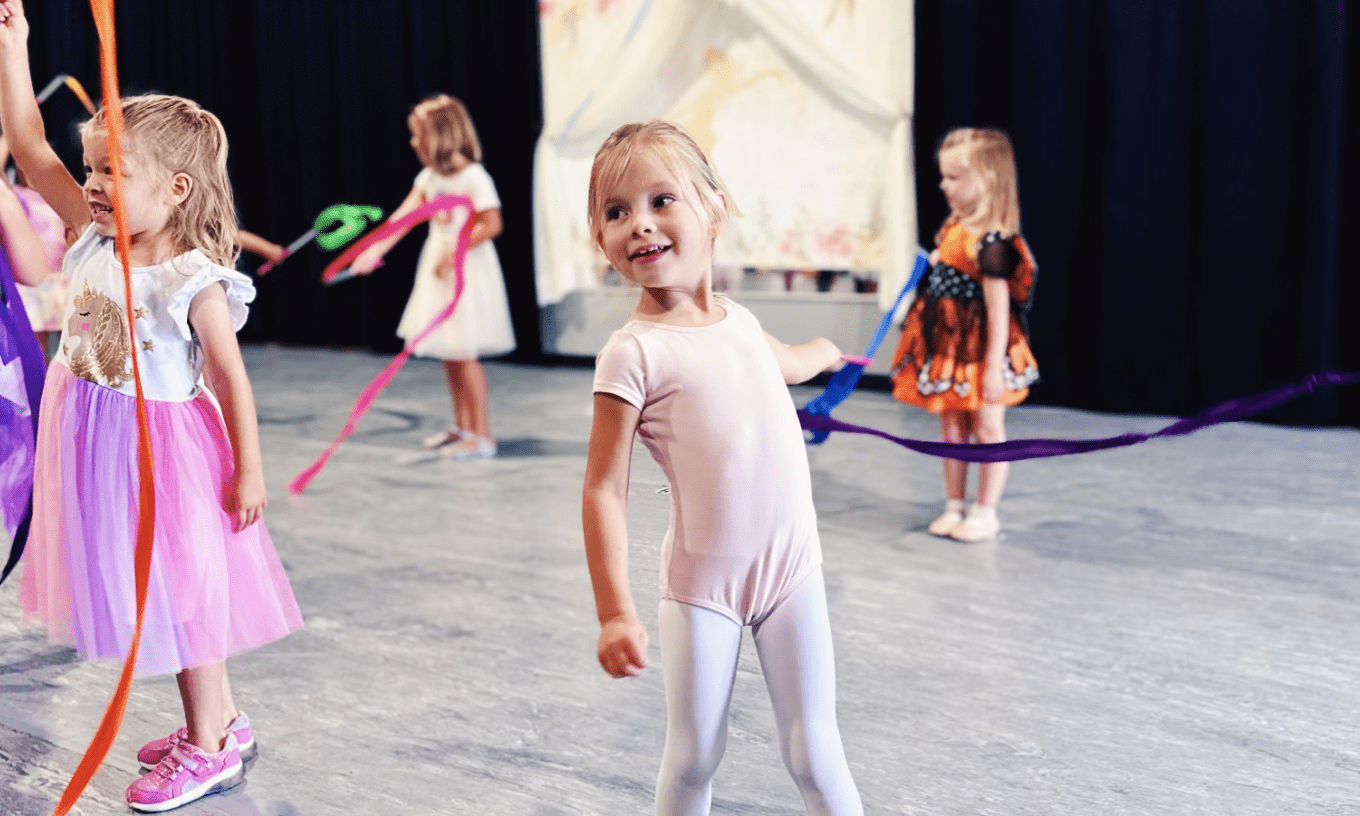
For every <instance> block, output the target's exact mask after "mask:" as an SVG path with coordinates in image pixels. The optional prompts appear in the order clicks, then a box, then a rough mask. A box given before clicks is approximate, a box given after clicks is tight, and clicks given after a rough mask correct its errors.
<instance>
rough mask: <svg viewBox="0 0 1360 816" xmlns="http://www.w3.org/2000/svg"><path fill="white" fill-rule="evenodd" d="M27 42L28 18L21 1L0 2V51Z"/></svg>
mask: <svg viewBox="0 0 1360 816" xmlns="http://www.w3.org/2000/svg"><path fill="white" fill-rule="evenodd" d="M27 40H28V18H27V17H25V16H24V4H23V2H22V0H4V2H0V49H8V48H10V47H11V46H14V45H22V44H23V43H24V42H26V41H27Z"/></svg>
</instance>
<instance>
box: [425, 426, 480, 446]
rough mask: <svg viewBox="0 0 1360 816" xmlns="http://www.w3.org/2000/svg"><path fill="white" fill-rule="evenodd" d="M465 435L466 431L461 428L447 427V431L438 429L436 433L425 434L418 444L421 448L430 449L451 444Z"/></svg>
mask: <svg viewBox="0 0 1360 816" xmlns="http://www.w3.org/2000/svg"><path fill="white" fill-rule="evenodd" d="M467 435H468V433H467V431H464V430H463V429H462V428H449V429H448V430H447V431H440V432H439V433H437V434H432V435H431V436H427V437H425V438H424V439H422V440H420V446H421V447H422V448H430V449H431V450H433V449H435V448H442V447H444V446H445V445H451V444H453V443H454V442H460V441H462V440H463V439H464V438H465V437H467Z"/></svg>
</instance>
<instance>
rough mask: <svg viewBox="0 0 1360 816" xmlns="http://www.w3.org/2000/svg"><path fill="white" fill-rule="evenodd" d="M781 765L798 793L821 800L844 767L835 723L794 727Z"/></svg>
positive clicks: (843, 757) (838, 733)
mask: <svg viewBox="0 0 1360 816" xmlns="http://www.w3.org/2000/svg"><path fill="white" fill-rule="evenodd" d="M784 764H785V765H786V766H787V767H788V771H789V776H791V777H792V778H793V782H794V784H795V785H797V786H798V790H799V791H801V792H802V793H803V794H804V795H808V794H813V795H816V796H820V795H821V792H822V791H823V789H824V788H825V787H826V786H827V785H828V784H829V783H831V780H833V779H836V778H838V776H839V773H840V771H841V770H842V769H843V768H844V767H845V755H844V752H843V749H842V748H841V736H840V729H839V728H837V727H836V725H835V723H830V724H826V725H823V726H822V727H816V726H812V727H809V726H808V724H806V723H797V724H795V725H794V726H793V727H792V728H790V729H789V734H788V737H787V741H786V743H785V745H784Z"/></svg>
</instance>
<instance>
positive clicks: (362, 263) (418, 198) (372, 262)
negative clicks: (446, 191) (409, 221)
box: [350, 187, 425, 275]
mask: <svg viewBox="0 0 1360 816" xmlns="http://www.w3.org/2000/svg"><path fill="white" fill-rule="evenodd" d="M424 203H425V194H424V193H422V192H421V191H420V188H418V187H412V188H411V192H409V193H407V194H406V198H405V199H403V200H402V202H401V204H400V205H398V207H397V209H396V210H395V211H393V213H392V214H391V215H389V216H388V217H387V221H386V222H384V223H390V222H392V221H397V220H399V219H401V218H404V217H405V216H407V215H409V214H410V213H412V212H414V211H415V209H416V207H419V206H420V205H421V204H424ZM410 231H411V230H410V228H407V229H404V230H401V231H400V232H394V233H392V234H391V235H389V236H387V237H386V238H384V239H382V240H381V241H378V242H377V243H375V244H373V245H372V246H370V247H369V248H368V249H365V250H364V251H363V252H360V253H359V257H357V258H355V259H354V263H352V264H350V269H353V270H354V271H355V273H356V274H359V275H367V274H368V273H369V272H372V271H373V270H374V269H377V268H378V263H379V262H380V261H382V258H383V256H384V255H386V254H387V251H388V250H389V249H391V248H392V247H394V246H396V244H397V242H398V241H400V240H401V239H402V238H405V237H406V233H408V232H410Z"/></svg>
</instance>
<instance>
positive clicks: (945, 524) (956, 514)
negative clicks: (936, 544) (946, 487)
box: [926, 499, 964, 537]
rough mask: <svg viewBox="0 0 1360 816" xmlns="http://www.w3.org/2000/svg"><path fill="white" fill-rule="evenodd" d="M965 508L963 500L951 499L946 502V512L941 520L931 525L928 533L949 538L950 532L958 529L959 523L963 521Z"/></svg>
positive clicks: (941, 515) (927, 529) (941, 516)
mask: <svg viewBox="0 0 1360 816" xmlns="http://www.w3.org/2000/svg"><path fill="white" fill-rule="evenodd" d="M963 508H964V501H963V499H950V500H949V501H947V502H945V503H944V512H943V513H941V514H940V517H939V518H937V519H935V520H934V521H932V522H931V523H930V526H929V527H927V528H926V532H928V533H930V534H931V535H936V536H941V537H948V536H949V533H950V531H952V530H953V529H954V528H955V527H957V526H958V525H959V522H961V521H963Z"/></svg>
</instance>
